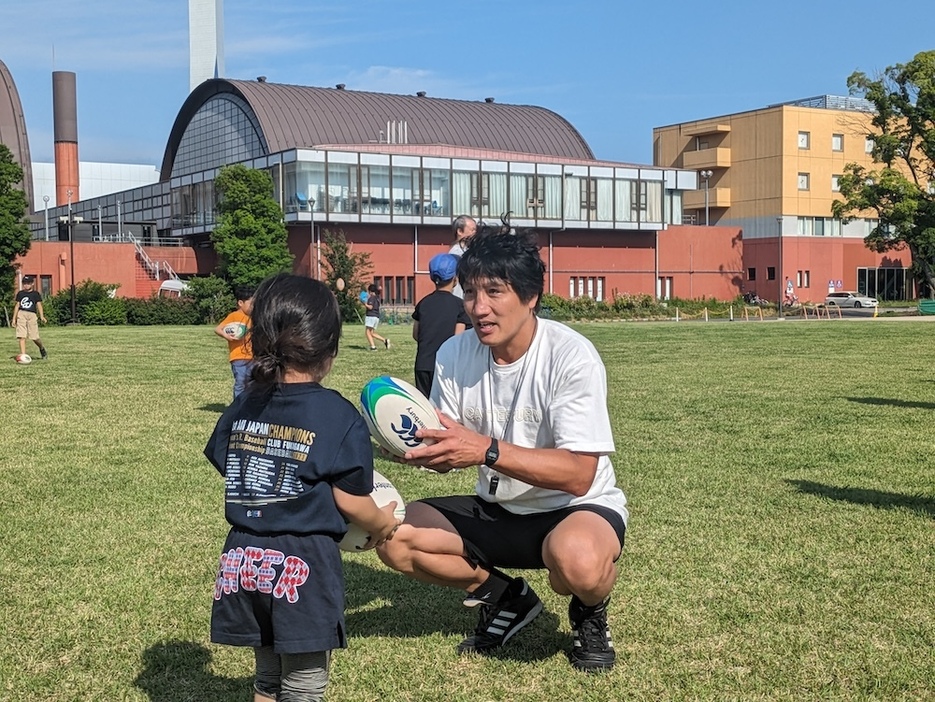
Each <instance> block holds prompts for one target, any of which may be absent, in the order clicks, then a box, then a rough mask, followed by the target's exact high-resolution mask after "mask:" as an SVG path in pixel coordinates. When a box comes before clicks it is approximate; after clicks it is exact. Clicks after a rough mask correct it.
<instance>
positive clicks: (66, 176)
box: [52, 71, 81, 206]
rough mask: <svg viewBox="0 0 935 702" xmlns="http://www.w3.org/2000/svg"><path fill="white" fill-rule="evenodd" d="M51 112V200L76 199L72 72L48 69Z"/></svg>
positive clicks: (75, 111)
mask: <svg viewBox="0 0 935 702" xmlns="http://www.w3.org/2000/svg"><path fill="white" fill-rule="evenodd" d="M52 114H53V119H54V130H55V202H56V203H57V204H58V205H60V206H61V205H64V204H66V203H67V202H68V200H69V196H68V191H69V190H71V201H72V202H77V201H78V200H80V199H81V198H80V197H79V195H78V98H77V93H76V91H75V74H74V73H72V72H71V71H53V72H52Z"/></svg>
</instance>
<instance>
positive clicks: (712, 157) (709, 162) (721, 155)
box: [682, 148, 730, 170]
mask: <svg viewBox="0 0 935 702" xmlns="http://www.w3.org/2000/svg"><path fill="white" fill-rule="evenodd" d="M682 168H686V169H688V170H696V169H699V168H730V149H725V148H717V149H701V150H700V151H686V152H685V153H683V154H682Z"/></svg>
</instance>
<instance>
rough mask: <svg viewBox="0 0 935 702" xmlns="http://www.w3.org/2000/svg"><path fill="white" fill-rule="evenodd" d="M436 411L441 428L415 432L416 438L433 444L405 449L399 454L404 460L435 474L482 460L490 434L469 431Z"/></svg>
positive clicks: (488, 443) (478, 463)
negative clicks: (428, 469)
mask: <svg viewBox="0 0 935 702" xmlns="http://www.w3.org/2000/svg"><path fill="white" fill-rule="evenodd" d="M436 412H437V414H438V419H439V421H441V423H442V426H443V427H444V429H420V430H419V431H417V432H416V436H417V437H419V438H420V439H431V440H432V441H433V442H434V443H432V444H422V445H421V446H419V447H417V448H415V449H413V450H412V451H407V452H406V454H405V456H403V458H404V460H405V462H406V463H407V464H409V465H414V466H423V467H425V468H430V469H431V470H434V471H437V472H439V473H447V472H448V471H450V470H453V469H455V468H468V467H470V466H476V465H480V464H481V463H483V462H484V456H486V455H487V447H488V446H490V437H489V436H484V435H482V434H478V433H477V432H474V431H471V430H470V429H468V428H466V427H464V426H462V425H460V424H458V423H457V422H456V421H454V420H453V419H452V418H451V417H449V416H448V415H446V414H443V413H442V412H439V411H438V410H436Z"/></svg>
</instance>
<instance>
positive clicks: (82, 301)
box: [42, 280, 118, 324]
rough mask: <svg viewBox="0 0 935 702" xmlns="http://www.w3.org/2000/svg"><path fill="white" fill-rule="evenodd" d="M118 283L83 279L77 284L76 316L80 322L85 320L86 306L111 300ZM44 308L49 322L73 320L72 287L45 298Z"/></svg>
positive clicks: (59, 322) (64, 322) (60, 322)
mask: <svg viewBox="0 0 935 702" xmlns="http://www.w3.org/2000/svg"><path fill="white" fill-rule="evenodd" d="M117 287H118V286H117V285H114V284H113V283H98V282H96V281H94V280H82V281H81V282H80V283H78V285H76V286H75V317H76V318H77V321H78V322H83V321H84V316H85V308H86V307H87V306H88V305H89V304H91V303H93V302H100V301H101V300H110V299H112V295H113V294H114V291H116V290H117ZM42 309H43V311H44V312H45V316H46V317H47V318H48V320H49V324H67V323H68V322H70V321H71V288H70V287H68V288H63V289H61V290H59V291H58V292H57V293H55V294H54V295H51V296H50V297H49V298H48V299H47V300H43V302H42Z"/></svg>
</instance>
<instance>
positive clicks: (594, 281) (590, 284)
mask: <svg viewBox="0 0 935 702" xmlns="http://www.w3.org/2000/svg"><path fill="white" fill-rule="evenodd" d="M605 284H606V279H605V278H604V276H593V275H592V276H574V275H573V276H571V277H570V278H569V279H568V297H570V298H574V297H590V298H591V299H592V300H596V301H598V302H601V301H603V299H604V287H605Z"/></svg>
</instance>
